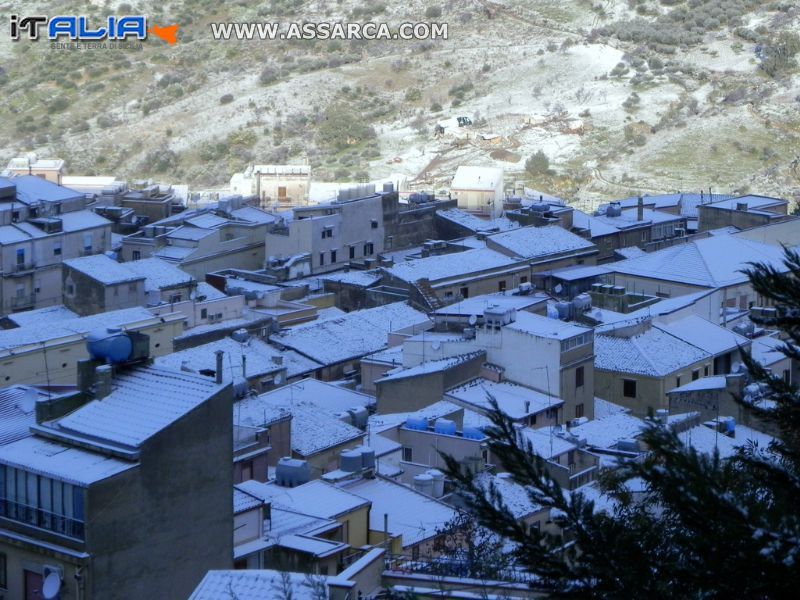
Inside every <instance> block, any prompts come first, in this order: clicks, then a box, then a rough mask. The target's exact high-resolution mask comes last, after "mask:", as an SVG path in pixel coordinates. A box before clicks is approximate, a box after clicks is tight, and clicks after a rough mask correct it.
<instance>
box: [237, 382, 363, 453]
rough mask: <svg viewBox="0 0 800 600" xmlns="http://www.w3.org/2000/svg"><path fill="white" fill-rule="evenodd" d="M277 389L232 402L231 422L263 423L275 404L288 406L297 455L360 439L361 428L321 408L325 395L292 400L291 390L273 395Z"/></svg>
mask: <svg viewBox="0 0 800 600" xmlns="http://www.w3.org/2000/svg"><path fill="white" fill-rule="evenodd" d="M275 392H280V389H278V390H273V391H272V392H267V393H266V394H261V395H260V396H249V397H247V398H244V399H242V400H240V401H239V402H237V403H236V404H235V405H234V406H233V413H232V414H233V422H234V424H235V425H238V426H246V427H261V426H263V425H264V415H265V413H271V412H272V411H273V410H274V409H275V408H282V409H285V410H287V411H288V412H289V413H291V415H292V433H291V447H292V451H293V452H295V453H297V454H299V455H300V456H304V457H308V456H312V455H314V454H317V453H319V452H323V451H325V450H328V449H330V448H333V447H335V446H340V445H342V444H348V443H359V442H360V441H361V440H362V439H363V437H364V432H363V431H361V430H360V429H357V428H356V427H353V426H352V425H349V424H347V423H345V422H344V421H341V420H339V419H337V418H334V417H333V415H332V414H331V413H330V412H329V411H325V410H323V409H321V408H320V404H324V399H319V400H316V401H314V402H311V401H309V400H295V399H293V398H292V395H291V391H290V392H289V394H286V395H285V396H284V395H283V394H278V395H273V394H275Z"/></svg>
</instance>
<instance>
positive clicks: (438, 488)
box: [427, 469, 444, 498]
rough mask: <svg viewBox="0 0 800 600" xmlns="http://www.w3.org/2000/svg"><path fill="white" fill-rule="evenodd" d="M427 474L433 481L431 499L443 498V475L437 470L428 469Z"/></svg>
mask: <svg viewBox="0 0 800 600" xmlns="http://www.w3.org/2000/svg"><path fill="white" fill-rule="evenodd" d="M427 474H428V475H430V476H431V478H432V480H433V489H432V491H433V497H434V498H441V497H442V496H444V473H442V472H441V471H440V470H439V469H430V470H429V471H428V472H427Z"/></svg>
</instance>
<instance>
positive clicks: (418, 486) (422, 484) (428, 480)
mask: <svg viewBox="0 0 800 600" xmlns="http://www.w3.org/2000/svg"><path fill="white" fill-rule="evenodd" d="M414 489H415V490H417V491H418V492H420V493H422V494H425V495H426V496H433V477H431V476H430V475H428V474H427V473H420V474H419V475H416V476H415V477H414Z"/></svg>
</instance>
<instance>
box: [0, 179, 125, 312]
mask: <svg viewBox="0 0 800 600" xmlns="http://www.w3.org/2000/svg"><path fill="white" fill-rule="evenodd" d="M85 206H86V199H85V197H84V195H83V194H81V193H78V192H75V191H73V190H70V189H68V188H65V187H62V186H59V185H57V184H55V183H51V182H49V181H46V180H45V179H43V178H40V177H36V176H34V175H23V176H20V177H14V178H10V179H7V178H0V316H2V315H6V314H9V313H13V312H17V311H21V310H29V309H35V308H42V307H45V306H53V305H56V304H60V303H61V264H62V262H63V261H64V260H66V259H70V258H77V257H79V256H89V255H92V254H100V253H103V252H107V251H109V250H111V222H110V221H108V220H106V219H104V218H103V217H101V216H99V215H96V214H94V213H93V212H92V211H89V210H86V209H85Z"/></svg>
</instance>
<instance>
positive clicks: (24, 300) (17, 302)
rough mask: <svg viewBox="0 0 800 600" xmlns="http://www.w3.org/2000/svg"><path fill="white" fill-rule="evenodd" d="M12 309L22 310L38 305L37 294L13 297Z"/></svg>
mask: <svg viewBox="0 0 800 600" xmlns="http://www.w3.org/2000/svg"><path fill="white" fill-rule="evenodd" d="M10 304H11V308H12V309H20V308H28V307H30V306H35V305H36V294H24V295H22V296H11V302H10Z"/></svg>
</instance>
